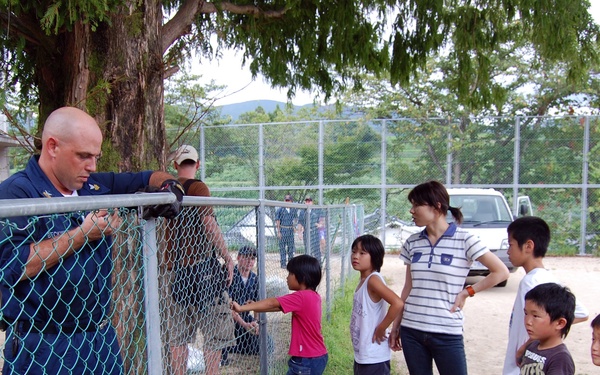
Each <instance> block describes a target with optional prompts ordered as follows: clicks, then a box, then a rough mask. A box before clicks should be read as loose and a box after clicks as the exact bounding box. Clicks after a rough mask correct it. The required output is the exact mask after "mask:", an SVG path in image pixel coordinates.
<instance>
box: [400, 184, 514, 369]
mask: <svg viewBox="0 0 600 375" xmlns="http://www.w3.org/2000/svg"><path fill="white" fill-rule="evenodd" d="M408 200H409V201H410V202H411V203H412V208H411V210H410V213H411V215H412V217H413V220H414V222H415V225H417V226H424V227H425V229H424V230H423V231H421V232H420V233H415V234H413V235H412V236H410V237H409V238H408V239H407V240H406V242H405V243H404V246H403V248H402V252H401V254H400V258H401V259H402V260H403V261H404V263H405V264H406V267H407V269H406V281H405V284H404V288H403V289H402V294H401V296H400V297H401V298H402V300H403V301H404V303H405V304H404V311H403V312H402V313H401V314H400V315H399V316H398V317H397V318H396V319H395V320H394V325H393V327H392V333H391V335H390V346H391V347H392V349H393V350H401V349H402V350H403V351H404V358H405V359H406V364H407V366H408V370H409V372H410V374H411V375H431V374H433V365H432V361H433V360H434V361H435V363H436V366H437V368H438V371H439V373H440V375H463V374H467V363H466V356H465V350H464V342H463V335H462V334H463V312H462V308H463V306H464V304H465V301H466V299H467V298H468V297H473V296H474V295H475V294H476V293H478V292H481V291H482V290H485V289H488V288H491V287H493V286H494V285H496V284H498V283H500V282H502V281H504V280H506V279H507V278H508V269H507V268H506V266H505V265H504V264H503V263H502V261H501V260H500V259H499V258H498V257H497V256H496V255H494V254H493V253H491V252H490V251H489V249H488V248H487V247H485V245H483V243H482V242H481V241H480V240H479V238H478V237H477V236H474V235H472V234H470V233H469V232H467V231H466V230H464V229H462V228H460V227H458V226H457V225H458V224H460V223H461V222H462V213H461V211H460V209H459V208H457V207H450V197H449V196H448V192H447V191H446V188H445V187H444V185H442V184H441V183H439V182H437V181H429V182H425V183H423V184H420V185H418V186H416V187H415V188H414V189H413V190H412V191H411V192H410V193H409V195H408ZM448 211H450V213H451V214H452V216H453V217H454V222H452V223H448V222H447V221H446V213H447V212H448ZM474 260H477V261H479V262H481V263H482V264H483V265H484V266H486V267H487V268H488V269H489V270H490V274H489V275H488V276H486V277H485V278H483V279H482V280H480V281H478V282H477V283H475V284H473V285H468V286H466V287H464V285H465V280H466V278H467V274H468V273H469V268H470V266H471V263H472V262H473V261H474Z"/></svg>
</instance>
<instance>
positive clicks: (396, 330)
mask: <svg viewBox="0 0 600 375" xmlns="http://www.w3.org/2000/svg"><path fill="white" fill-rule="evenodd" d="M411 289H412V276H411V273H410V265H408V264H407V265H406V276H405V278H404V287H403V288H402V293H401V294H400V300H401V301H402V309H400V312H399V313H398V314H397V315H396V317H395V318H394V324H392V332H391V334H390V338H389V343H390V348H392V350H393V351H398V350H402V344H401V343H400V323H401V322H402V311H403V309H404V301H406V299H407V298H408V295H409V294H410V291H411Z"/></svg>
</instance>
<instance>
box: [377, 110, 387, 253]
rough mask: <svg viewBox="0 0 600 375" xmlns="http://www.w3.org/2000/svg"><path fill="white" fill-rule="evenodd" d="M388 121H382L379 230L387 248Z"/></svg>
mask: <svg viewBox="0 0 600 375" xmlns="http://www.w3.org/2000/svg"><path fill="white" fill-rule="evenodd" d="M386 133H387V122H386V121H385V120H383V122H382V123H381V171H380V174H381V190H380V191H381V218H380V224H379V225H381V232H379V237H381V242H382V243H383V247H384V248H385V234H386V232H387V231H386V224H387V163H386V160H387V134H386Z"/></svg>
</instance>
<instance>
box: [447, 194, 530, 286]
mask: <svg viewBox="0 0 600 375" xmlns="http://www.w3.org/2000/svg"><path fill="white" fill-rule="evenodd" d="M448 194H449V195H450V205H451V206H453V207H459V208H460V209H461V211H462V213H463V222H462V224H461V227H462V228H464V229H466V230H468V231H469V232H471V233H473V234H474V235H476V236H478V237H479V238H480V239H481V241H483V243H484V244H485V245H486V246H487V247H488V249H490V251H491V252H493V253H494V254H496V255H497V256H498V258H500V260H502V262H503V263H504V264H505V265H506V267H508V269H509V271H510V272H515V271H516V270H517V268H516V267H514V266H513V265H512V263H510V260H509V259H508V253H507V251H508V235H507V233H506V228H507V227H508V225H509V224H510V223H511V222H512V221H513V214H512V212H511V210H510V206H509V205H508V202H507V201H506V199H505V198H504V195H502V193H501V192H499V191H497V190H495V189H467V188H450V189H448ZM518 202H519V205H518V206H519V213H518V214H519V216H524V215H531V214H532V213H533V211H532V209H531V202H530V201H529V197H519V198H518ZM450 221H453V218H452V215H450V214H448V222H450ZM487 274H489V270H488V269H487V267H485V266H484V265H483V264H481V263H480V262H477V261H474V262H473V264H472V265H471V270H470V272H469V276H486V275H487ZM505 285H506V281H504V282H502V283H500V284H498V286H505Z"/></svg>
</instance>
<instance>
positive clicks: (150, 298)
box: [143, 219, 162, 375]
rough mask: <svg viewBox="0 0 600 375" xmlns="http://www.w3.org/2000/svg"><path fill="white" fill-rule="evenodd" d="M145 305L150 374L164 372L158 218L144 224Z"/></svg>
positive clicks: (157, 374) (158, 374)
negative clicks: (157, 237) (157, 232)
mask: <svg viewBox="0 0 600 375" xmlns="http://www.w3.org/2000/svg"><path fill="white" fill-rule="evenodd" d="M143 230H144V236H143V238H144V244H143V246H144V269H145V270H146V272H144V284H145V287H144V305H145V306H144V307H145V309H146V314H145V318H146V343H147V346H146V347H147V356H148V375H155V374H156V375H160V374H162V353H161V349H162V348H161V337H160V307H159V302H158V301H159V291H158V256H157V243H156V220H155V219H151V220H148V221H146V223H145V224H144V229H143Z"/></svg>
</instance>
